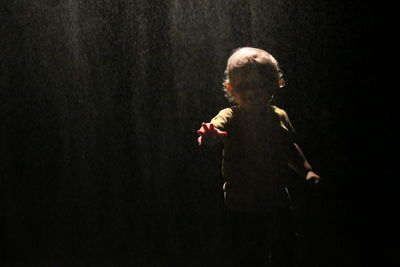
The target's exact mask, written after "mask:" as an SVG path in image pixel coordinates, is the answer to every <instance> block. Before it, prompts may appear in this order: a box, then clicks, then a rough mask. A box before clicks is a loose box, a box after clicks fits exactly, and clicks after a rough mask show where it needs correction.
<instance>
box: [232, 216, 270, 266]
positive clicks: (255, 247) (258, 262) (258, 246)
mask: <svg viewBox="0 0 400 267" xmlns="http://www.w3.org/2000/svg"><path fill="white" fill-rule="evenodd" d="M228 219H229V223H230V227H231V231H232V244H231V248H230V253H229V256H228V257H230V261H231V262H232V263H233V266H266V264H267V262H268V243H267V225H266V223H265V220H264V219H263V216H260V214H256V213H245V212H235V211H229V213H228Z"/></svg>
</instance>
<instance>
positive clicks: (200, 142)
mask: <svg viewBox="0 0 400 267" xmlns="http://www.w3.org/2000/svg"><path fill="white" fill-rule="evenodd" d="M202 141H203V138H202V137H201V136H199V138H197V143H198V144H199V146H201V144H202Z"/></svg>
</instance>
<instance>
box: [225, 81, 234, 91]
mask: <svg viewBox="0 0 400 267" xmlns="http://www.w3.org/2000/svg"><path fill="white" fill-rule="evenodd" d="M224 87H225V88H226V90H228V92H229V93H232V91H233V87H232V84H230V83H229V82H224Z"/></svg>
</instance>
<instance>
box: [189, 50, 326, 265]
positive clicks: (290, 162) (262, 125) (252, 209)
mask: <svg viewBox="0 0 400 267" xmlns="http://www.w3.org/2000/svg"><path fill="white" fill-rule="evenodd" d="M225 74H226V80H225V82H224V90H225V93H226V94H225V95H226V97H227V98H228V99H229V100H231V101H233V102H235V103H236V105H234V106H232V107H230V108H225V109H223V110H221V111H220V112H219V113H218V115H216V116H215V117H214V118H213V119H212V120H211V122H209V123H204V122H203V123H202V125H201V127H200V129H199V130H198V131H197V133H198V134H199V138H198V143H199V145H214V144H217V143H218V142H223V144H224V148H223V162H222V173H223V177H224V179H225V183H224V186H223V191H224V199H225V203H226V206H227V208H228V218H229V222H230V225H231V228H232V230H233V236H232V238H233V239H232V241H233V242H232V243H233V247H232V251H231V252H232V253H231V256H230V258H231V259H233V263H235V264H238V265H239V266H258V265H262V264H264V265H265V264H267V263H271V264H272V266H279V267H284V266H292V258H293V257H292V255H291V254H292V248H291V247H292V244H293V241H294V240H293V236H294V235H293V233H292V232H291V221H290V218H291V217H290V216H291V213H290V209H289V206H290V203H289V197H288V192H287V189H286V184H287V182H288V178H290V177H291V171H290V169H289V168H288V167H290V168H291V169H293V170H294V171H295V172H297V173H298V174H299V175H300V176H302V177H304V178H305V180H306V181H308V182H311V183H318V182H319V181H320V177H319V176H318V175H317V174H316V173H315V172H314V171H313V169H312V168H311V166H310V164H309V163H308V162H307V160H306V159H305V157H304V155H303V153H302V151H301V149H300V147H299V146H298V145H297V144H296V143H295V142H294V137H293V135H294V129H293V127H292V125H291V123H290V121H289V118H288V116H287V114H286V112H285V111H284V110H282V109H280V108H278V107H276V106H273V105H271V104H270V102H271V100H272V98H273V95H274V93H275V92H276V91H277V90H278V89H279V88H281V87H283V86H284V81H283V79H282V77H281V76H282V75H281V72H280V70H279V66H278V63H277V61H276V60H275V58H274V57H273V56H272V55H270V54H269V53H268V52H266V51H264V50H262V49H257V48H252V47H244V48H240V49H237V50H236V51H234V53H233V54H232V55H231V56H230V57H229V59H228V62H227V67H226V71H225Z"/></svg>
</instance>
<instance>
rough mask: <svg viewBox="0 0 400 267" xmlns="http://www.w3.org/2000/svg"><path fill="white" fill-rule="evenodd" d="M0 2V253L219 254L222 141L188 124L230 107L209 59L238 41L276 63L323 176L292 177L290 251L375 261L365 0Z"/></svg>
mask: <svg viewBox="0 0 400 267" xmlns="http://www.w3.org/2000/svg"><path fill="white" fill-rule="evenodd" d="M0 11H1V21H0V22H1V24H0V27H1V39H0V44H1V50H0V60H1V61H0V64H1V65H0V75H1V76H0V77H1V95H0V97H1V110H0V112H1V125H2V126H1V131H0V134H1V135H0V142H1V143H0V144H1V153H0V157H1V158H0V161H1V163H0V164H1V165H0V166H1V174H0V175H1V200H2V202H1V204H2V206H1V215H2V217H1V238H2V242H1V243H2V244H3V245H4V244H5V246H4V247H5V249H3V250H2V253H3V257H1V259H2V260H3V261H4V263H5V264H6V266H223V262H224V252H225V251H226V247H227V243H228V242H229V236H228V234H227V229H226V226H225V225H224V212H225V210H224V204H223V198H222V192H221V185H222V182H223V181H222V179H221V177H220V159H221V155H220V154H221V151H220V149H221V147H216V148H212V149H205V148H199V147H198V145H197V143H196V139H197V135H196V130H197V129H198V128H199V126H200V123H201V122H202V121H208V120H209V119H210V118H211V117H213V116H214V115H215V114H216V113H217V112H218V111H219V110H220V109H221V108H223V107H226V106H227V105H229V103H228V102H227V101H226V100H225V99H224V97H223V93H222V80H223V71H224V69H225V64H226V60H227V58H228V57H229V55H230V53H231V51H232V50H233V49H234V48H237V47H240V46H255V47H260V48H263V49H265V50H267V51H269V52H270V53H272V54H273V55H274V56H275V57H276V58H277V60H278V61H279V62H280V65H281V67H282V69H283V70H284V72H285V79H286V82H287V86H286V87H285V88H284V89H283V90H282V91H281V93H280V94H279V95H278V96H277V98H276V100H275V104H276V105H278V106H280V107H282V108H284V109H286V111H287V112H288V114H289V116H290V118H291V121H292V123H293V125H294V127H295V129H296V131H297V142H298V144H299V145H300V146H301V147H302V149H303V151H304V152H305V154H306V156H307V158H308V159H309V161H310V162H311V164H312V165H313V167H314V168H315V169H316V170H317V172H318V173H319V174H320V175H321V177H322V178H323V179H324V183H323V185H321V186H320V188H319V189H318V190H316V191H313V190H310V189H309V188H307V187H305V186H304V184H303V183H302V182H301V181H299V180H296V176H295V175H294V176H293V178H294V182H293V184H292V185H291V189H292V194H293V197H294V206H295V208H296V209H295V210H296V213H295V214H296V227H297V228H298V231H299V237H300V238H299V246H298V249H297V252H298V263H299V264H298V265H299V266H360V264H361V262H362V261H364V260H365V261H368V262H371V260H372V257H374V256H378V257H379V258H380V261H381V263H382V262H383V261H385V260H389V259H390V257H391V256H392V255H391V251H395V249H397V246H396V245H391V249H390V250H389V249H388V250H386V253H385V254H378V251H377V250H378V249H379V248H383V249H386V248H389V246H388V243H387V242H388V241H387V240H388V239H387V238H389V237H390V236H392V235H393V230H392V229H394V227H393V228H392V226H394V225H395V223H394V222H393V221H392V219H391V217H390V216H389V215H388V214H390V213H387V212H386V211H392V210H393V209H394V207H395V206H394V203H395V201H394V200H395V197H394V193H395V188H394V187H393V186H392V184H391V181H392V180H393V178H394V177H395V172H394V171H393V170H394V167H392V163H395V160H394V155H395V154H396V153H395V150H396V147H397V144H396V142H395V136H394V131H393V130H392V122H393V121H394V120H395V119H396V118H395V117H394V116H393V115H391V113H390V112H391V109H392V110H394V105H392V104H391V103H394V101H393V100H391V98H390V97H389V95H388V94H387V92H386V91H384V90H383V91H379V90H381V85H382V84H381V81H382V80H385V79H386V77H385V76H384V71H383V70H384V69H385V67H386V66H383V65H380V64H378V61H379V60H380V56H379V53H377V52H376V51H377V50H376V49H377V45H376V44H377V42H378V39H379V37H378V35H377V32H378V27H377V23H378V17H377V9H376V6H375V5H374V4H373V3H372V2H366V1H355V0H352V1H314V0H313V1H305V0H304V1H303V0H302V1H288V0H287V1H261V0H254V1H240V0H232V1H227V0H221V1H206V0H202V1H180V0H176V1H161V0H160V1H145V0H142V1H140V0H135V1H128V0H121V1H115V0H109V1H100V0H97V1H95V0H90V1H84V0H76V1H56V0H52V1H50V0H46V1H32V0H31V1H28V0H26V1H9V2H7V3H2V5H1V8H0ZM377 92H380V93H377ZM382 198H384V199H385V201H383V202H381V201H378V200H379V199H382ZM391 213H393V211H392V212H391ZM381 222H384V224H381ZM382 237H383V238H385V239H377V238H382ZM376 240H380V241H376ZM382 241H384V242H382ZM372 252H374V253H372ZM381 266H383V265H381ZM385 266H388V265H385Z"/></svg>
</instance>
